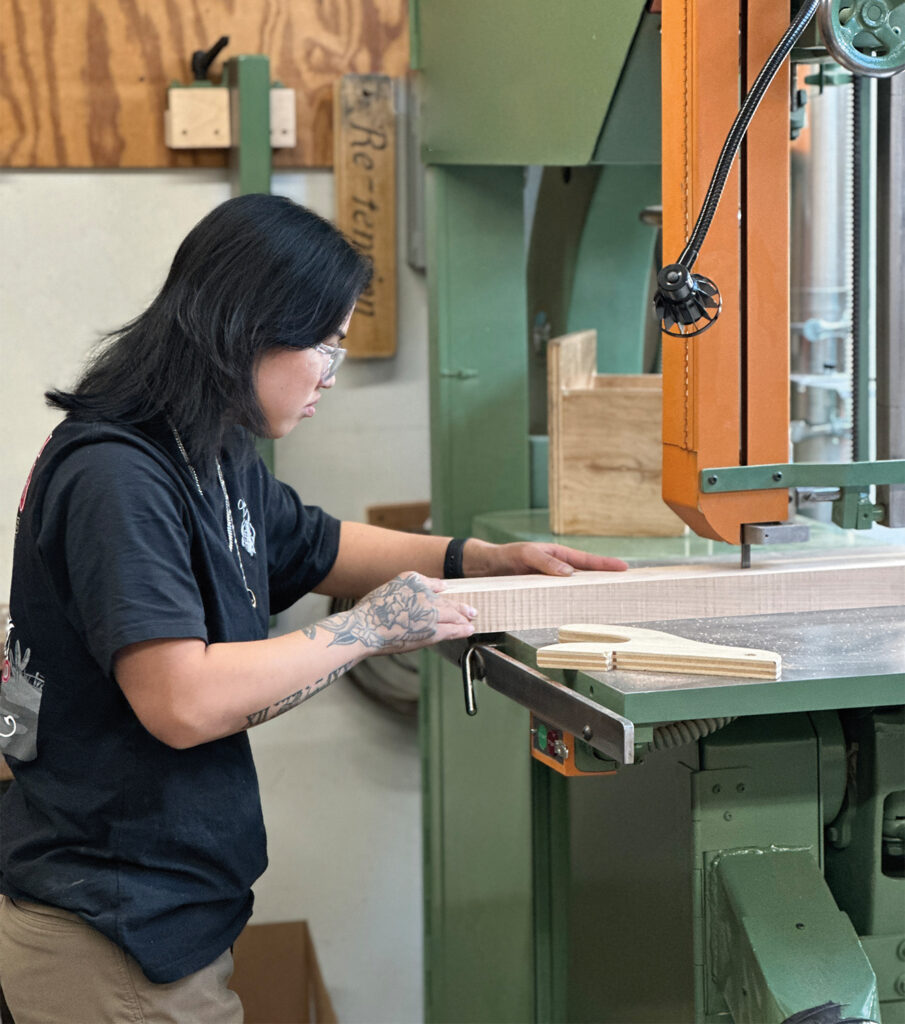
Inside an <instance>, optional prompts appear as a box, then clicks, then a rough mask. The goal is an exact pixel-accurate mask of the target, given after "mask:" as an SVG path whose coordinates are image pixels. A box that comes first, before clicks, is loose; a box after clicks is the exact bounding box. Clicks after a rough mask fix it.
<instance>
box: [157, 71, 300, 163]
mask: <svg viewBox="0 0 905 1024" xmlns="http://www.w3.org/2000/svg"><path fill="white" fill-rule="evenodd" d="M163 124H164V136H165V138H166V144H167V146H168V147H169V148H170V149H229V147H230V145H231V144H232V133H231V130H230V117H229V89H227V88H225V87H224V86H217V85H211V86H203V85H202V86H171V87H170V88H169V89H168V90H167V109H166V110H165V111H164V115H163ZM296 139H297V131H296V119H295V90H294V89H285V88H282V87H274V88H272V89H271V90H270V145H271V146H272V147H273V148H274V149H294V148H295V145H296Z"/></svg>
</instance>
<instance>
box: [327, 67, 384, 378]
mask: <svg viewBox="0 0 905 1024" xmlns="http://www.w3.org/2000/svg"><path fill="white" fill-rule="evenodd" d="M335 99H336V104H335V111H334V125H333V139H334V150H333V171H334V175H335V180H336V223H337V226H338V227H339V228H340V230H341V231H342V232H343V233H344V234H345V235H346V237H347V238H348V239H349V240H350V241H351V242H352V243H353V244H354V245H356V246H357V247H358V248H359V249H360V250H361V251H362V252H363V253H364V254H365V255H366V256H367V257H368V259H370V261H371V263H372V265H373V268H374V276H373V278H372V279H371V284H370V285H369V286H368V288H367V289H366V290H365V292H364V293H363V294H362V295H361V297H360V298H359V300H358V304H357V305H356V307H355V315H354V316H353V317H352V323H351V324H350V326H349V332H348V337H347V339H346V343H345V344H346V348H347V349H348V351H349V355H350V356H351V357H353V358H359V359H370V358H375V357H387V356H392V355H395V353H396V110H395V104H394V102H393V80H392V79H390V78H388V77H386V76H385V75H344V76H343V77H342V78H341V79H340V80H339V81H338V82H337V84H336V93H335Z"/></svg>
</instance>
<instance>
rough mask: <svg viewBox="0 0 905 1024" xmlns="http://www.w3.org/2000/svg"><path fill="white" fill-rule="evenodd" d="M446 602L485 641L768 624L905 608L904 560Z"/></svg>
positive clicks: (814, 562)
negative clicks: (609, 629)
mask: <svg viewBox="0 0 905 1024" xmlns="http://www.w3.org/2000/svg"><path fill="white" fill-rule="evenodd" d="M444 593H445V596H447V597H450V598H453V599H454V600H456V601H462V602H465V603H466V604H470V605H473V606H474V607H475V608H477V609H478V618H477V619H476V621H475V625H476V627H477V629H478V630H479V631H480V632H482V633H497V632H509V631H512V630H518V629H543V628H549V627H551V626H555V627H558V626H560V625H562V624H563V623H565V622H594V621H597V622H610V623H623V622H645V621H653V620H669V619H694V618H713V617H715V616H723V615H770V614H776V613H786V612H805V611H823V610H827V609H833V608H878V607H883V606H887V605H897V604H902V603H903V602H905V551H903V550H902V549H901V548H895V549H885V550H881V551H880V552H878V553H876V554H875V553H873V552H872V553H871V554H870V555H865V554H859V555H857V556H852V555H848V556H837V555H834V556H826V557H814V558H812V559H809V560H807V561H797V560H796V561H780V560H775V561H772V562H766V561H765V562H760V563H755V564H754V566H752V568H750V569H738V568H736V567H734V566H733V565H732V564H729V563H726V564H723V565H712V564H711V565H683V566H654V567H646V568H641V569H629V570H628V571H627V572H578V573H575V575H574V576H567V577H560V576H557V577H553V576H485V577H480V578H475V579H463V580H448V581H447V583H446V590H445V592H444Z"/></svg>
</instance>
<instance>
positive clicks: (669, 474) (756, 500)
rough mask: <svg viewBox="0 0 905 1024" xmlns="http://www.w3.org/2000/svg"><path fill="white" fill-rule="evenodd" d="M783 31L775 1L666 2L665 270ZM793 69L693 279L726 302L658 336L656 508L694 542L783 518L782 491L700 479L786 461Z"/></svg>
mask: <svg viewBox="0 0 905 1024" xmlns="http://www.w3.org/2000/svg"><path fill="white" fill-rule="evenodd" d="M788 22H789V8H788V4H787V3H784V2H783V0H663V20H662V43H663V50H662V87H663V260H664V263H670V262H673V261H675V260H677V259H678V257H679V255H680V253H681V251H682V249H683V247H684V245H685V242H686V241H687V240H688V237H689V235H690V234H691V230H692V228H693V227H694V221H695V218H696V217H697V215H698V212H699V210H700V208H701V203H702V201H703V198H704V194H705V192H706V191H707V186H708V185H709V184H710V177H711V175H712V173H713V169H714V167H715V166H716V161H717V158H718V157H719V154H720V150H721V149H722V146H723V143H724V141H725V139H726V135H727V133H728V131H729V128H730V126H731V124H732V122H733V120H734V118H735V116H736V114H737V112H738V107H739V103H740V101H741V98H742V97H741V94H740V91H741V85H742V83H743V82H745V83H746V85H747V84H750V82H751V81H752V80H753V79H754V77H755V76H756V75H757V73H758V71H759V70H760V68H761V66H762V64H763V62H764V61H765V60H766V58H767V56H768V55H769V53H770V52H771V50H772V49H773V48H774V46H775V45H776V43H777V42H778V41H779V39H780V37H781V36H782V34H783V32H784V31H785V29H786V27H787V26H788ZM788 76H789V72H788V63H787V64H786V66H785V67H784V68H783V69H782V70H781V71H780V72H779V74H777V76H776V78H775V80H774V82H773V84H772V85H771V86H770V89H769V90H768V91H767V94H766V96H765V97H764V99H763V101H762V102H761V105H760V107H759V109H758V111H757V113H756V114H755V116H754V120H753V122H752V124H751V127H750V129H749V131H748V137H747V140H746V142H745V143H744V144H743V147H742V151H741V153H740V156H739V158H737V159H736V161H735V164H734V166H733V169H732V173H731V174H730V176H729V179H728V181H727V183H726V187H725V190H724V192H723V198H722V200H721V202H720V206H719V210H718V211H717V214H716V216H715V217H714V219H713V223H712V225H711V227H710V231H709V233H708V235H707V239H706V241H705V242H704V245H703V247H702V250H701V255H700V257H699V258H698V261H697V263H696V264H695V267H694V270H695V272H696V273H701V274H704V275H706V276H707V277H709V278H712V279H713V280H714V281H715V282H716V283H717V285H718V287H719V289H720V292H721V294H722V298H723V311H722V314H721V315H720V318H719V320H718V321H717V322H716V324H714V326H713V327H711V328H710V329H709V330H708V331H706V332H705V333H704V334H701V335H698V336H697V337H694V338H689V339H687V340H686V339H682V338H670V337H667V336H664V337H663V498H664V500H665V501H666V502H667V504H668V505H669V506H670V507H671V508H672V509H673V510H674V511H675V512H676V513H678V515H680V516H681V517H682V519H683V520H684V521H685V522H686V523H688V524H689V526H690V527H691V528H692V529H693V530H694V531H695V533H697V534H700V535H701V536H702V537H711V538H713V539H715V540H723V541H728V542H729V543H731V544H739V543H740V542H741V526H742V524H743V523H762V522H777V521H782V520H785V519H786V518H787V517H788V492H787V491H785V490H778V491H747V492H740V493H734V494H732V493H727V494H702V493H701V491H700V487H699V479H700V471H701V470H702V469H705V468H710V467H717V466H738V465H755V464H758V463H773V462H787V461H788V454H789V441H788V434H789V376H788V375H789V341H788V337H789V223H788V222H789V154H788V150H789V77H788Z"/></svg>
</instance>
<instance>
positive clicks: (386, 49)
mask: <svg viewBox="0 0 905 1024" xmlns="http://www.w3.org/2000/svg"><path fill="white" fill-rule="evenodd" d="M222 35H226V36H229V45H228V46H227V48H226V49H225V50H224V51H223V53H222V54H221V55H220V56H219V57H218V58H217V60H216V61H215V62H214V65H213V67H212V69H211V75H210V76H209V77H210V78H211V80H212V81H214V82H219V80H220V71H221V67H222V63H223V61H224V60H225V59H227V58H228V57H234V56H236V55H238V54H253V53H261V54H265V55H266V56H268V57H269V58H270V71H271V79H272V80H273V81H279V82H281V83H282V84H283V85H284V86H286V87H287V88H289V89H294V90H295V107H296V123H297V127H298V138H297V144H296V145H295V146H294V147H293V148H292V149H285V150H280V151H279V152H277V153H275V154H274V164H275V165H276V166H288V167H329V166H330V164H331V163H332V160H333V85H334V82H335V81H336V80H337V79H338V78H339V77H340V76H341V75H343V74H346V73H348V72H367V73H369V74H377V73H381V74H387V75H393V76H401V75H404V74H405V73H406V70H407V68H408V5H407V3H406V0H331V2H330V3H324V2H323V0H268V2H267V3H237V2H236V0H204V2H203V3H191V4H189V3H173V2H168V3H163V2H162V0H92V2H91V3H84V2H70V0H0V166H5V167H192V166H205V167H217V166H225V163H226V159H227V157H226V155H225V153H221V152H216V151H210V152H204V151H187V152H176V151H173V150H169V149H167V147H166V144H165V141H164V127H163V126H164V109H165V106H166V99H167V96H166V94H167V87H168V86H169V85H170V83H171V82H173V81H177V82H182V83H185V84H188V82H189V81H190V80H191V77H192V76H191V70H190V61H191V56H192V52H193V51H194V50H207V49H209V48H210V47H211V46H212V45H213V44H214V43H215V42H216V41H217V39H218V38H219V37H220V36H222Z"/></svg>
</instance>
